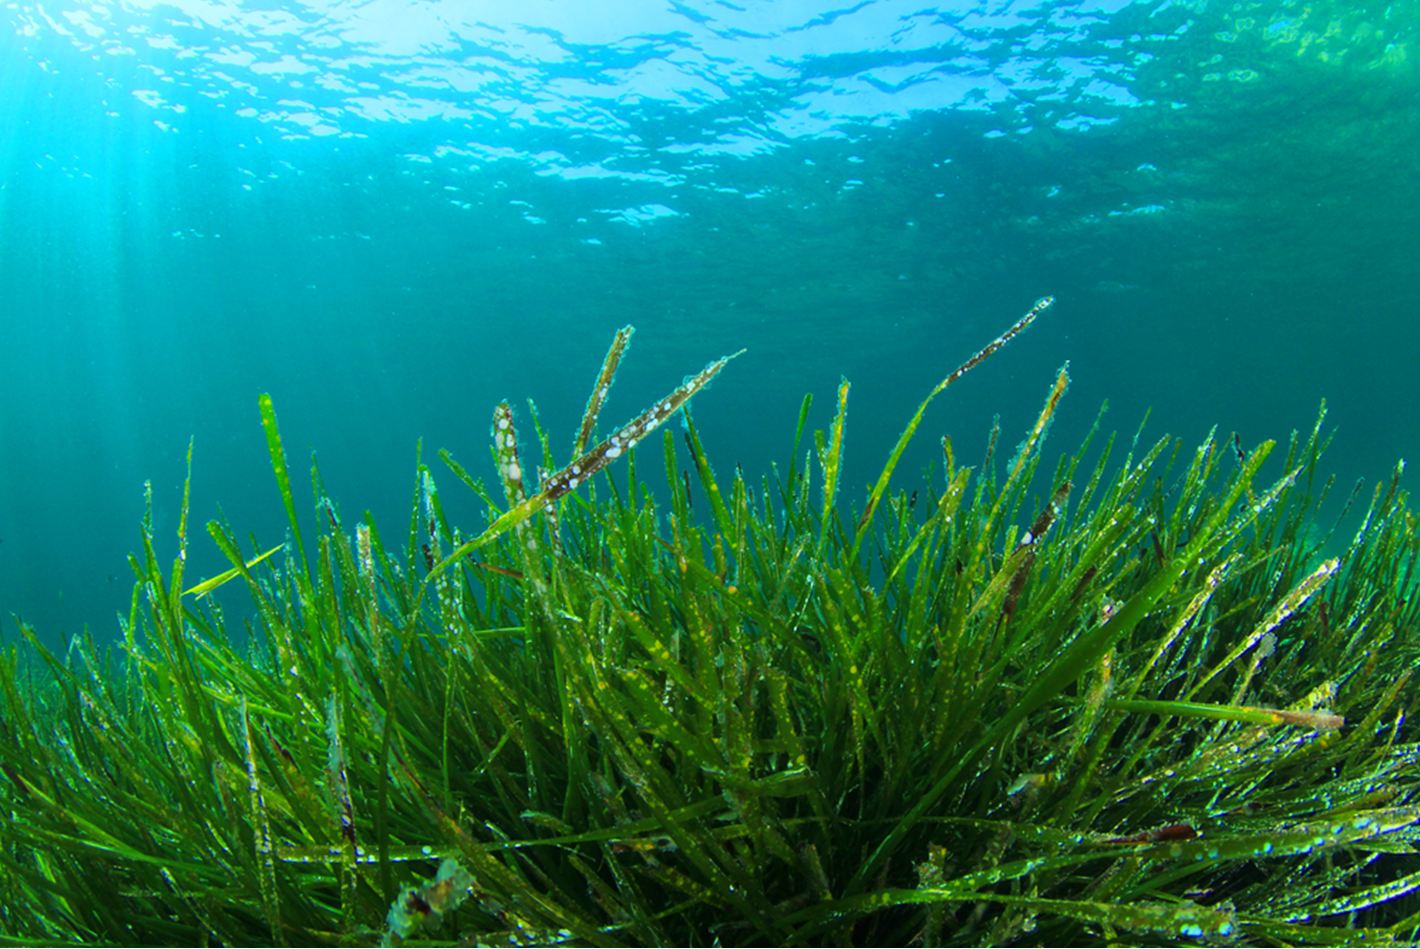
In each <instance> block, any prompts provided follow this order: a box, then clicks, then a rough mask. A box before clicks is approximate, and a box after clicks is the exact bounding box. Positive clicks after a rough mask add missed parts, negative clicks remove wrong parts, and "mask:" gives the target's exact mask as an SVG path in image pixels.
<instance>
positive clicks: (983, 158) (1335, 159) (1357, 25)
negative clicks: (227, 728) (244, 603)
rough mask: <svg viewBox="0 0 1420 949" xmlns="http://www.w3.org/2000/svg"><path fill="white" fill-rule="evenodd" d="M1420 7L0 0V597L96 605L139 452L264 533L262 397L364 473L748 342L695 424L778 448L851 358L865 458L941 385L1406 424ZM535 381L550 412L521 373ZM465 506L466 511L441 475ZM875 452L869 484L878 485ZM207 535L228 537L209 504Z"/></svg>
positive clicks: (5, 607)
mask: <svg viewBox="0 0 1420 949" xmlns="http://www.w3.org/2000/svg"><path fill="white" fill-rule="evenodd" d="M1417 29H1420V3H1417V2H1415V0H1410V2H1401V3H1391V4H1382V3H1354V2H1348V3H1340V2H1335V3H1329V2H1311V3H1299V2H1271V3H1230V4H1228V3H1206V2H1196V3H1174V2H1138V3H1125V2H1118V0H1114V2H1088V0H1081V2H1071V3H1045V4H1040V3H1036V4H1022V3H1012V2H999V3H981V4H971V3H960V4H939V5H935V6H934V5H925V4H921V3H903V2H893V0H877V2H870V0H869V2H846V3H841V4H836V3H833V2H830V0H804V2H796V0H774V2H740V3H730V2H714V0H684V2H665V3H662V2H650V0H645V2H640V0H601V2H586V0H579V2H577V3H572V2H563V3H553V2H544V3H530V2H498V3H493V2H488V3H482V2H474V0H465V2H454V0H425V2H414V0H402V2H394V0H387V2H383V0H369V2H364V3H354V2H335V0H332V2H328V3H315V2H294V0H292V2H274V0H273V2H265V3H238V2H223V0H174V2H168V3H158V2H148V0H141V2H140V0H132V2H85V3H79V2H51V3H43V4H40V3H31V2H18V0H11V2H4V3H0V117H3V123H0V631H3V634H4V637H5V639H7V640H10V639H13V636H14V633H15V629H16V624H15V622H14V618H13V614H18V615H19V616H21V617H23V618H24V619H25V620H26V621H28V622H30V623H33V624H34V625H35V626H36V627H37V628H38V629H39V631H40V633H41V634H42V636H44V637H45V638H46V639H48V640H50V641H54V642H60V641H62V640H63V639H64V638H67V636H68V635H70V634H72V633H74V632H77V631H79V630H80V629H81V628H82V626H84V625H86V624H87V625H88V626H89V627H90V628H91V629H92V630H93V631H94V634H95V635H96V636H97V637H99V638H111V637H112V636H113V635H114V634H115V632H116V629H117V626H116V623H115V620H114V615H115V612H116V611H117V610H118V609H120V608H123V609H126V605H127V602H128V597H129V590H130V587H131V574H130V573H129V571H128V569H127V566H126V563H125V555H126V553H127V552H128V551H130V550H134V549H136V548H137V545H138V543H139V531H138V524H139V518H140V517H141V514H142V511H143V496H144V487H143V485H144V481H145V480H151V482H152V486H153V497H154V506H155V522H156V524H157V526H158V542H159V544H160V546H161V547H162V550H161V553H162V555H163V556H164V557H170V556H172V555H173V554H174V553H175V549H176V542H175V535H174V530H175V526H176V513H177V509H178V505H179V502H180V497H181V483H182V478H183V473H184V455H185V452H186V448H187V444H188V440H189V438H192V439H193V440H194V444H195V449H194V466H193V473H194V487H193V492H194V493H193V509H194V515H193V516H194V519H195V521H196V522H197V523H198V524H201V523H203V522H205V521H206V520H208V519H210V518H213V517H216V516H219V514H225V515H226V516H227V517H229V518H230V519H231V521H232V522H233V523H234V524H235V525H237V527H238V530H239V532H240V533H242V534H243V535H250V536H251V537H252V538H253V540H252V544H251V546H252V547H259V548H261V549H265V548H266V547H268V546H271V545H273V544H276V543H279V542H280V541H281V540H282V538H283V536H284V533H283V531H284V527H283V524H284V516H283V514H282V512H281V510H280V504H279V500H278V498H277V496H276V493H275V489H274V486H273V483H272V479H271V477H270V473H269V470H268V468H267V462H266V452H265V446H264V442H263V438H262V433H261V428H260V425H259V424H258V421H257V413H256V397H257V394H258V393H259V392H264V391H269V392H271V393H272V395H273V398H274V399H275V403H276V407H277V410H278V412H279V413H280V416H281V421H282V427H283V430H284V433H285V436H286V439H287V446H288V450H289V451H290V452H291V453H292V455H293V456H294V457H293V465H294V467H296V468H297V469H298V470H304V469H305V468H306V467H307V463H306V461H305V459H306V458H307V457H308V456H309V455H308V453H309V452H311V451H316V452H318V457H319V461H320V465H321V469H322V472H323V475H324V478H325V481H326V485H327V489H328V490H329V492H330V493H331V494H332V495H333V496H334V497H335V498H336V499H337V500H338V501H339V502H340V503H341V504H342V508H343V510H344V512H345V514H346V516H347V518H348V517H351V516H354V515H357V514H358V513H359V512H360V511H361V510H363V509H365V508H369V509H370V510H371V511H373V512H374V514H375V516H376V518H377V519H378V520H379V521H380V522H381V523H383V524H386V525H389V526H388V528H387V529H388V530H391V531H393V530H395V529H397V527H398V526H400V525H402V524H403V523H407V521H406V520H405V518H406V517H407V512H408V503H409V499H410V496H411V491H412V488H413V471H414V463H415V446H416V443H417V442H418V440H420V439H422V440H423V445H424V451H425V455H426V457H430V456H432V454H433V451H434V450H435V449H437V448H439V447H447V448H449V449H451V450H452V451H453V452H454V453H455V454H456V455H457V456H458V457H459V458H460V459H462V460H463V461H464V462H465V463H466V464H467V465H468V466H469V467H470V468H471V469H473V470H474V471H476V472H478V473H481V474H482V475H484V476H485V477H488V476H491V474H492V468H491V464H490V463H489V462H488V460H487V435H488V426H489V417H490V414H491V410H492V406H493V404H494V403H495V402H496V401H497V400H499V399H502V398H509V399H513V400H515V404H517V405H519V406H520V407H521V406H522V405H523V403H522V401H521V400H524V399H526V398H528V397H531V398H534V399H536V401H537V404H538V407H539V410H540V412H541V414H542V417H543V420H544V422H545V424H546V425H547V426H548V429H549V431H550V432H551V433H552V434H553V436H554V439H555V444H554V447H555V448H557V449H558V450H559V452H560V454H561V456H563V457H565V454H566V452H567V451H568V450H569V445H570V441H571V436H572V433H573V431H574V429H575V426H576V424H577V421H578V419H579V417H580V411H581V407H582V405H583V403H584V401H585V399H586V396H587V393H588V389H589V387H590V385H591V382H592V379H593V377H594V376H595V373H596V370H597V368H598V366H599V364H600V360H601V357H602V354H603V353H604V351H605V348H606V345H607V343H608V342H609V341H610V339H611V335H612V333H613V331H614V330H615V329H616V328H617V327H619V326H621V325H623V324H626V323H632V324H635V325H636V327H637V330H638V332H637V335H636V338H635V342H634V343H633V347H632V351H631V353H630V355H629V357H628V360H627V362H626V363H625V365H624V368H623V371H622V374H621V377H620V379H619V380H618V384H617V386H616V389H615V391H614V393H613V396H612V399H611V403H610V404H609V406H608V409H607V416H608V421H611V422H616V421H620V420H622V419H626V418H629V417H630V416H632V415H633V414H635V413H636V412H638V411H639V410H640V409H641V408H642V407H643V405H644V404H645V403H646V402H648V401H649V400H650V399H653V398H656V397H657V396H659V395H660V394H662V393H663V392H665V391H667V390H669V389H670V388H671V387H672V386H674V385H675V384H677V383H679V382H680V380H681V378H682V376H684V375H685V374H686V373H689V372H693V371H695V370H697V369H699V368H700V367H701V366H703V365H704V364H705V363H706V362H707V361H709V360H710V359H712V358H714V357H716V356H719V355H721V354H723V353H727V352H732V351H734V350H737V349H739V348H740V347H748V350H749V351H748V352H747V353H746V355H745V356H743V357H742V358H740V359H739V360H737V361H736V362H735V363H733V364H731V366H730V367H729V368H728V369H727V370H726V371H725V373H724V374H723V375H722V376H721V377H720V379H719V380H717V381H716V383H715V385H714V387H713V388H712V389H711V390H710V391H709V392H707V393H706V394H704V395H702V396H700V397H699V398H698V399H697V400H696V406H695V411H696V419H697V422H698V423H699V424H700V425H701V426H702V427H703V429H704V435H705V439H706V442H707V447H708V449H709V451H710V453H711V456H712V458H715V459H717V460H718V463H719V464H720V465H721V466H722V467H725V468H727V469H728V468H729V467H731V466H732V465H734V464H740V465H742V466H743V467H744V469H745V470H746V472H747V473H751V474H758V473H762V472H764V471H766V470H768V467H769V465H770V464H771V462H773V461H775V460H778V461H780V463H782V462H783V461H784V460H785V459H786V453H787V451H788V446H789V440H790V436H791V435H792V427H793V423H794V420H795V418H796V413H797V410H798V405H799V400H800V398H801V397H802V395H803V394H804V393H805V392H814V393H815V394H816V395H817V396H818V400H817V402H816V411H817V413H818V414H817V416H816V418H817V419H818V420H819V421H820V423H822V422H824V421H825V420H826V419H827V417H828V411H829V409H828V406H829V405H830V403H831V401H832V398H831V397H832V393H833V390H834V387H835V386H836V385H837V383H838V381H839V378H840V377H842V376H846V377H848V378H849V379H851V380H852V381H853V384H854V388H853V395H852V400H851V403H850V412H849V430H848V441H847V450H848V453H849V454H848V467H847V469H846V479H847V480H846V481H845V484H846V485H847V486H848V488H849V489H850V490H849V491H848V497H849V499H850V500H856V499H858V498H861V497H862V494H861V491H860V489H861V486H863V485H865V484H866V483H867V481H868V480H869V479H870V478H871V477H872V476H873V475H874V474H875V473H876V470H877V467H878V466H880V465H881V462H882V460H883V458H884V456H885V454H886V452H887V450H888V448H889V447H890V445H891V443H892V441H893V440H894V439H895V438H896V436H897V433H898V432H899V431H900V429H901V426H902V424H903V422H904V421H905V420H906V418H907V417H908V416H909V415H910V413H911V411H912V410H913V408H915V406H916V404H917V402H918V401H919V400H920V398H921V397H922V395H923V394H925V392H926V391H927V390H928V389H929V388H930V387H931V386H932V385H933V384H934V383H935V382H936V381H937V380H938V379H939V378H941V376H942V375H944V374H945V373H946V372H947V371H949V370H950V369H951V368H952V367H953V366H955V365H956V364H957V363H958V362H960V361H961V360H962V359H963V358H965V357H966V356H967V355H969V354H970V353H971V352H973V351H974V350H975V349H977V348H978V347H979V346H981V345H982V344H983V343H985V342H986V341H987V340H989V339H990V338H991V337H993V336H994V335H995V334H996V333H997V332H999V331H1000V330H1001V329H1004V328H1005V327H1006V326H1007V325H1009V324H1010V323H1011V322H1012V321H1013V320H1014V319H1015V318H1016V317H1017V316H1019V315H1020V314H1021V313H1023V312H1024V311H1025V310H1026V309H1027V308H1028V307H1029V306H1030V305H1031V303H1032V302H1033V301H1034V300H1035V299H1036V298H1037V297H1039V296H1041V295H1043V294H1045V293H1053V294H1055V295H1056V297H1057V298H1058V301H1059V302H1058V303H1057V304H1056V307H1055V308H1054V310H1053V311H1052V312H1050V313H1049V314H1048V316H1047V317H1046V318H1043V319H1042V321H1041V323H1040V324H1039V325H1038V326H1037V327H1035V328H1033V329H1032V330H1031V332H1030V333H1028V334H1027V335H1025V336H1024V337H1022V338H1021V339H1020V340H1019V341H1017V342H1015V343H1013V344H1012V345H1011V346H1010V347H1009V348H1008V349H1007V350H1005V351H1003V352H1002V353H1001V354H1000V355H998V356H997V357H995V358H994V359H993V360H991V361H990V362H988V363H987V364H985V365H984V366H983V367H982V368H981V369H979V370H978V371H977V372H975V373H973V374H972V375H971V376H969V377H967V378H966V379H965V380H963V382H962V383H961V384H960V385H959V386H956V387H954V388H953V389H952V390H951V391H950V392H949V394H948V396H947V397H946V398H944V399H943V400H942V401H941V402H940V403H939V404H937V405H936V406H934V408H933V410H932V413H931V414H930V415H929V417H928V421H927V425H926V427H925V429H924V434H925V435H926V436H927V437H926V438H924V439H923V440H922V445H921V448H920V451H919V453H918V455H917V456H915V457H914V458H913V459H911V464H910V465H909V466H908V468H909V470H916V469H920V468H921V467H922V466H924V465H925V464H926V463H927V462H928V460H929V459H930V457H931V454H932V450H933V443H934V442H935V441H936V439H937V437H938V436H939V435H941V434H943V433H951V434H952V435H953V437H954V439H955V443H956V446H957V450H958V453H959V454H961V455H964V456H965V457H969V458H975V457H978V456H979V455H980V453H981V450H982V448H983V447H984V444H985V440H986V435H987V432H988V430H989V427H990V424H991V420H992V418H993V416H995V415H998V414H999V415H1000V417H1001V420H1002V424H1003V426H1004V432H1005V434H1004V435H1003V439H1004V440H1005V441H1006V442H1007V443H1010V444H1014V442H1015V440H1016V439H1017V438H1018V437H1019V436H1020V434H1022V433H1023V432H1024V431H1025V429H1026V428H1027V426H1028V424H1029V422H1030V420H1031V419H1033V417H1034V414H1035V413H1036V411H1037V410H1038V408H1039V405H1040V403H1041V401H1042V400H1043V398H1044V396H1045V394H1046V392H1047V389H1048V387H1049V385H1050V383H1051V381H1052V380H1053V374H1054V371H1055V369H1056V368H1057V367H1058V366H1060V365H1061V364H1062V363H1064V362H1065V361H1067V360H1068V361H1069V362H1070V365H1071V374H1072V379H1073V382H1072V387H1071V391H1070V393H1069V395H1068V396H1067V399H1066V401H1065V403H1064V407H1063V408H1062V410H1061V413H1060V415H1059V417H1058V420H1057V422H1056V426H1055V430H1054V432H1053V434H1052V438H1053V439H1054V442H1053V444H1054V446H1055V448H1056V449H1057V450H1059V449H1065V448H1068V447H1071V446H1072V444H1073V443H1074V441H1075V440H1076V439H1078V437H1079V436H1080V435H1081V434H1082V433H1083V431H1084V430H1085V429H1086V428H1087V427H1088V425H1089V423H1090V421H1091V420H1092V419H1093V418H1094V416H1095V413H1096V411H1097V409H1098V408H1099V406H1100V404H1101V402H1102V401H1104V400H1106V399H1108V400H1109V402H1110V404H1111V409H1110V414H1109V416H1108V417H1107V422H1108V424H1109V425H1110V426H1111V427H1118V428H1120V429H1123V430H1126V431H1130V432H1132V431H1133V429H1134V428H1135V427H1136V426H1137V425H1138V423H1139V421H1140V420H1141V419H1142V418H1143V416H1144V413H1145V411H1146V410H1148V409H1152V415H1151V417H1150V421H1149V429H1148V431H1150V432H1153V433H1162V432H1165V431H1169V432H1175V433H1178V434H1180V435H1183V436H1185V437H1186V438H1187V439H1188V440H1189V441H1196V440H1198V439H1201V438H1202V437H1203V435H1204V434H1205V433H1206V431H1207V430H1208V428H1209V427H1210V426H1211V425H1213V424H1215V423H1216V424H1218V425H1219V426H1220V428H1221V430H1222V431H1223V432H1231V431H1234V430H1236V431H1238V432H1239V433H1240V434H1241V436H1242V438H1243V440H1244V441H1245V442H1247V443H1249V444H1250V443H1254V442H1256V441H1259V440H1261V439H1262V438H1265V437H1285V436H1286V435H1287V433H1288V432H1290V431H1291V430H1292V429H1294V428H1307V427H1309V426H1310V425H1311V423H1312V421H1313V419H1314V418H1315V414H1316V410H1317V406H1318V404H1319V402H1320V400H1321V399H1322V398H1326V399H1327V400H1328V402H1329V405H1330V417H1329V419H1330V422H1331V423H1333V424H1334V425H1335V426H1337V429H1338V433H1337V436H1336V440H1335V443H1334V445H1333V447H1332V452H1331V460H1330V468H1331V469H1332V470H1334V471H1336V472H1337V474H1338V476H1339V477H1340V478H1342V479H1343V480H1344V481H1345V482H1346V483H1347V484H1348V488H1347V489H1343V490H1342V493H1345V491H1346V490H1349V483H1350V482H1351V481H1353V480H1354V479H1356V478H1361V477H1364V478H1366V479H1368V480H1370V481H1374V480H1377V479H1380V478H1384V477H1386V476H1388V474H1389V472H1390V471H1391V469H1392V467H1393V465H1394V464H1395V462H1396V460H1397V459H1398V458H1400V457H1404V456H1411V457H1413V456H1415V455H1416V449H1417V447H1420V412H1417V411H1416V409H1415V397H1414V381H1415V374H1416V371H1417V367H1420V323H1417V318H1416V314H1417V312H1420V306H1417V303H1420V300H1418V299H1417V297H1418V296H1420V294H1417V291H1416V284H1417V282H1420V281H1417V277H1420V273H1417V271H1420V225H1417V223H1416V219H1417V209H1418V208H1420V172H1417V164H1416V155H1417V154H1420V106H1417V102H1420V67H1417V64H1420V46H1417V43H1416V39H1417V38H1416V33H1417ZM520 411H521V413H522V417H523V418H524V419H526V418H527V412H526V409H523V408H520ZM443 483H444V484H445V490H444V492H443V495H444V497H445V498H446V503H452V504H454V505H455V507H454V509H455V510H456V511H462V512H463V515H464V517H465V519H466V522H467V523H469V524H470V526H475V525H476V524H477V523H479V514H478V511H477V507H476V505H475V504H473V503H472V501H471V500H468V499H464V503H463V506H462V507H459V506H458V505H457V499H458V498H459V497H461V495H462V491H461V489H460V488H459V487H458V486H457V485H456V484H455V483H454V481H453V479H452V478H449V477H445V478H444V479H443ZM855 489H859V490H855ZM190 564H191V565H190V566H189V575H191V576H203V575H206V574H208V573H212V572H216V571H217V570H220V569H221V568H222V566H224V565H223V564H222V562H221V560H220V557H219V555H218V554H217V552H216V551H215V549H214V547H213V545H212V544H211V542H210V541H209V540H208V539H207V538H206V537H205V536H202V535H200V534H199V536H198V537H197V538H196V539H195V540H194V543H193V548H192V551H191V555H190Z"/></svg>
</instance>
